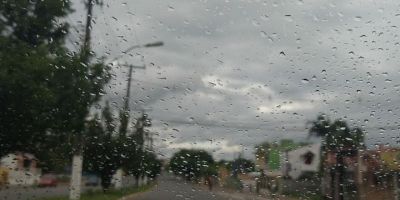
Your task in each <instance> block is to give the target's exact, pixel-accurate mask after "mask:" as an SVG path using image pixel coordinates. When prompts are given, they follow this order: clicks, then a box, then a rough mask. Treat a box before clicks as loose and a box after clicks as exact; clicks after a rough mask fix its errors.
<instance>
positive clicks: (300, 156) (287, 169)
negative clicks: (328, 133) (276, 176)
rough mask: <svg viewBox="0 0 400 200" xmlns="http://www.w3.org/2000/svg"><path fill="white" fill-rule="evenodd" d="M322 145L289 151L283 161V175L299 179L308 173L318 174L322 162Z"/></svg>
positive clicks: (312, 145)
mask: <svg viewBox="0 0 400 200" xmlns="http://www.w3.org/2000/svg"><path fill="white" fill-rule="evenodd" d="M320 149H321V144H311V145H307V146H303V147H299V148H298V149H295V150H291V151H287V152H286V153H285V156H284V157H285V158H284V160H283V161H282V174H283V175H285V176H287V177H290V178H292V179H298V178H299V177H301V175H303V174H305V173H306V172H313V173H314V172H315V173H316V172H318V170H319V167H320V163H321V162H320V160H321V153H320V152H321V151H320Z"/></svg>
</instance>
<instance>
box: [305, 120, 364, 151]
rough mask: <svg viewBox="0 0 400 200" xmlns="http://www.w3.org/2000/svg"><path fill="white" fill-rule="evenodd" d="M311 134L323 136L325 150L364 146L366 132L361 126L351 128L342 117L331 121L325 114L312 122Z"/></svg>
mask: <svg viewBox="0 0 400 200" xmlns="http://www.w3.org/2000/svg"><path fill="white" fill-rule="evenodd" d="M309 135H310V136H317V137H322V140H323V145H322V146H323V150H324V151H325V150H339V149H343V148H353V149H358V148H363V147H364V133H363V131H362V130H361V129H360V128H358V127H355V128H350V127H349V126H348V125H347V123H346V121H343V120H340V119H338V120H335V121H333V122H331V121H330V119H329V118H327V117H326V116H325V115H323V114H322V115H319V116H318V117H317V119H316V120H315V121H312V122H311V127H310V129H309Z"/></svg>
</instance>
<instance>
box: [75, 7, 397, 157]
mask: <svg viewBox="0 0 400 200" xmlns="http://www.w3.org/2000/svg"><path fill="white" fill-rule="evenodd" d="M399 3H400V2H398V1H395V0H394V1H368V0H353V1H349V0H336V1H322V0H299V1H286V0H276V1H271V0H266V1H263V0H254V1H250V0H247V1H239V0H224V1H222V0H215V1H207V0H201V1H187V0H174V1H164V0H125V1H119V0H108V1H104V5H103V6H102V7H100V6H97V7H95V9H94V17H95V19H94V22H95V23H94V24H93V32H92V33H93V39H92V46H93V48H94V50H95V52H96V53H97V56H108V57H114V56H117V55H120V54H121V52H122V51H123V50H125V49H126V48H128V47H130V46H132V45H135V44H145V43H149V42H154V41H163V42H164V43H165V45H164V46H162V47H157V48H147V49H138V50H137V51H135V52H132V53H131V54H130V55H125V56H123V57H122V58H121V59H120V60H119V63H120V64H123V63H129V64H135V65H146V69H145V70H140V69H138V70H135V72H134V74H133V78H134V81H133V83H132V91H131V92H132V99H131V102H130V107H131V108H134V109H137V110H140V109H143V108H144V109H146V110H147V113H148V114H149V116H150V118H151V119H152V121H153V126H152V127H151V128H150V130H151V131H153V132H156V135H155V140H156V142H155V145H156V148H157V149H158V151H159V152H160V155H165V156H169V155H171V153H172V152H174V151H176V150H177V149H179V148H203V149H207V150H208V151H210V152H213V155H214V156H215V157H217V158H225V159H232V158H233V156H235V155H237V154H238V152H244V153H245V156H246V157H248V158H252V157H253V151H254V146H255V145H256V144H258V143H260V142H262V141H264V140H269V141H276V140H279V139H281V138H292V139H294V140H297V141H305V140H309V139H308V138H307V133H308V131H307V129H306V122H307V121H310V120H313V119H315V118H316V116H317V115H318V114H319V113H326V114H327V115H328V116H329V117H330V118H331V119H337V118H343V119H346V120H347V121H348V122H349V123H350V125H351V126H359V127H363V128H364V129H365V130H366V131H367V144H368V145H370V146H372V145H374V144H375V143H377V142H381V143H390V144H392V145H396V144H397V142H396V141H398V140H399V138H398V135H399V131H398V128H397V127H398V126H399V124H398V119H399V117H398V115H397V114H398V113H399V105H400V104H399V103H400V96H399V88H400V78H398V77H399V75H400V74H399V72H400V71H399V70H400V67H399V64H400V62H399V61H400V57H399V56H398V55H399V45H400V43H399V42H400V40H399V37H398V33H399V30H398V28H399V26H400V5H399ZM73 7H74V8H75V10H76V12H75V13H74V14H72V15H71V16H70V17H69V18H68V19H67V20H68V21H69V23H71V25H73V27H74V28H75V29H71V34H70V36H69V42H70V44H69V45H70V46H71V48H73V46H74V45H75V44H74V41H79V38H80V37H81V35H82V33H83V32H82V31H81V30H83V23H84V22H85V14H86V13H85V11H84V7H83V3H82V1H81V0H74V1H73ZM77 31H79V32H77ZM113 73H114V74H115V76H114V78H113V80H112V81H111V83H110V85H109V86H108V87H107V95H106V96H105V97H104V98H105V99H107V100H109V101H111V102H113V103H114V105H116V106H120V105H121V102H122V101H123V97H124V95H125V93H126V79H127V68H126V67H118V66H115V67H114V71H113ZM137 116H138V113H136V117H137Z"/></svg>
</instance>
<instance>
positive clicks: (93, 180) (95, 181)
mask: <svg viewBox="0 0 400 200" xmlns="http://www.w3.org/2000/svg"><path fill="white" fill-rule="evenodd" d="M99 183H100V179H99V177H97V176H95V175H90V176H88V177H87V178H86V182H85V185H86V186H98V185H99Z"/></svg>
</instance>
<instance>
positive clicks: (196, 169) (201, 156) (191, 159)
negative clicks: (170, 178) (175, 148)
mask: <svg viewBox="0 0 400 200" xmlns="http://www.w3.org/2000/svg"><path fill="white" fill-rule="evenodd" d="M213 165H214V159H213V157H212V156H211V155H210V154H209V153H207V152H206V151H204V150H194V149H182V150H180V151H179V152H177V153H175V154H174V155H173V156H172V158H171V160H170V170H172V171H173V172H174V173H175V174H176V175H181V176H184V177H186V179H187V180H197V179H198V178H200V177H202V176H205V175H210V174H207V173H209V170H210V169H211V168H212V167H213Z"/></svg>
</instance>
